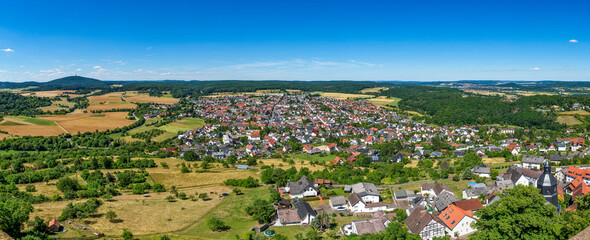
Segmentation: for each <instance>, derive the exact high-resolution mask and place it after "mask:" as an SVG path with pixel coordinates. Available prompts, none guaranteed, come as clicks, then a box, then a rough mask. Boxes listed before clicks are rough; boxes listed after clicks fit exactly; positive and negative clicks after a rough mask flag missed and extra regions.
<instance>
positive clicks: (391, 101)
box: [367, 96, 401, 107]
mask: <svg viewBox="0 0 590 240" xmlns="http://www.w3.org/2000/svg"><path fill="white" fill-rule="evenodd" d="M400 100H401V99H399V98H387V97H385V96H380V97H376V98H371V99H367V102H369V103H371V104H373V105H375V106H377V107H387V105H393V106H397V102H399V101H400Z"/></svg>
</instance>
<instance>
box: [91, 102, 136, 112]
mask: <svg viewBox="0 0 590 240" xmlns="http://www.w3.org/2000/svg"><path fill="white" fill-rule="evenodd" d="M136 107H137V105H135V104H133V103H103V104H93V105H90V106H88V107H87V108H85V109H84V111H99V110H104V111H106V110H112V109H133V108H136Z"/></svg>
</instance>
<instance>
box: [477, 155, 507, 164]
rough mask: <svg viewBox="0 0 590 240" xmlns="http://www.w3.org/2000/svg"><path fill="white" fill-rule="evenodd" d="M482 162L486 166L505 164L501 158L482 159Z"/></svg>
mask: <svg viewBox="0 0 590 240" xmlns="http://www.w3.org/2000/svg"><path fill="white" fill-rule="evenodd" d="M482 161H483V163H484V164H486V165H490V164H495V163H505V162H506V160H505V159H504V158H503V157H494V158H483V159H482Z"/></svg>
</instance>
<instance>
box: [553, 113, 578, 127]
mask: <svg viewBox="0 0 590 240" xmlns="http://www.w3.org/2000/svg"><path fill="white" fill-rule="evenodd" d="M557 122H558V123H563V124H565V125H568V126H572V125H578V124H582V122H580V120H578V119H577V118H576V117H574V116H565V115H562V116H557Z"/></svg>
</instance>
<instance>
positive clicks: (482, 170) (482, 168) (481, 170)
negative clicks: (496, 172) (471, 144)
mask: <svg viewBox="0 0 590 240" xmlns="http://www.w3.org/2000/svg"><path fill="white" fill-rule="evenodd" d="M490 171H491V170H490V168H489V167H488V166H486V165H485V164H480V165H479V166H475V167H474V168H472V169H471V172H473V174H475V175H478V176H480V177H490Z"/></svg>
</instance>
